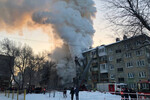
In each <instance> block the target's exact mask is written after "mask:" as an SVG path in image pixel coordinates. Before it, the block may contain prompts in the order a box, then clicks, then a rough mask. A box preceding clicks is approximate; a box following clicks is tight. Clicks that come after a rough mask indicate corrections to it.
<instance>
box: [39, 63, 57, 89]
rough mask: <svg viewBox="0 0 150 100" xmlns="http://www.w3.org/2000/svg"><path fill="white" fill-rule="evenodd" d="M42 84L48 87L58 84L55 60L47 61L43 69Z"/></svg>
mask: <svg viewBox="0 0 150 100" xmlns="http://www.w3.org/2000/svg"><path fill="white" fill-rule="evenodd" d="M40 83H41V85H42V86H44V87H47V88H51V89H52V88H54V87H56V86H57V85H56V84H57V73H56V63H55V62H53V61H46V62H45V63H44V65H43V69H42V78H41V81H40Z"/></svg>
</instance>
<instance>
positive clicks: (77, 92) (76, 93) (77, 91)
mask: <svg viewBox="0 0 150 100" xmlns="http://www.w3.org/2000/svg"><path fill="white" fill-rule="evenodd" d="M75 95H76V100H79V88H78V87H76V89H75Z"/></svg>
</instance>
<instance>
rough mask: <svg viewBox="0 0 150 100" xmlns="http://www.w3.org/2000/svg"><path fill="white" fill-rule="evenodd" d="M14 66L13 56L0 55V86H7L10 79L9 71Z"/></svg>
mask: <svg viewBox="0 0 150 100" xmlns="http://www.w3.org/2000/svg"><path fill="white" fill-rule="evenodd" d="M13 66H14V58H13V57H8V56H3V55H0V88H6V87H7V88H8V87H9V84H10V80H11V71H10V69H12V70H13Z"/></svg>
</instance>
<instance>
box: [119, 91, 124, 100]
mask: <svg viewBox="0 0 150 100" xmlns="http://www.w3.org/2000/svg"><path fill="white" fill-rule="evenodd" d="M120 95H121V100H124V93H123V90H122V91H120Z"/></svg>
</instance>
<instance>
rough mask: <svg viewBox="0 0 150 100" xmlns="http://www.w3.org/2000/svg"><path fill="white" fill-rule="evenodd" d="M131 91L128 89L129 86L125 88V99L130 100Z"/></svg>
mask: <svg viewBox="0 0 150 100" xmlns="http://www.w3.org/2000/svg"><path fill="white" fill-rule="evenodd" d="M128 93H129V91H128V89H127V88H125V90H124V97H125V100H129V94H128Z"/></svg>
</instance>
